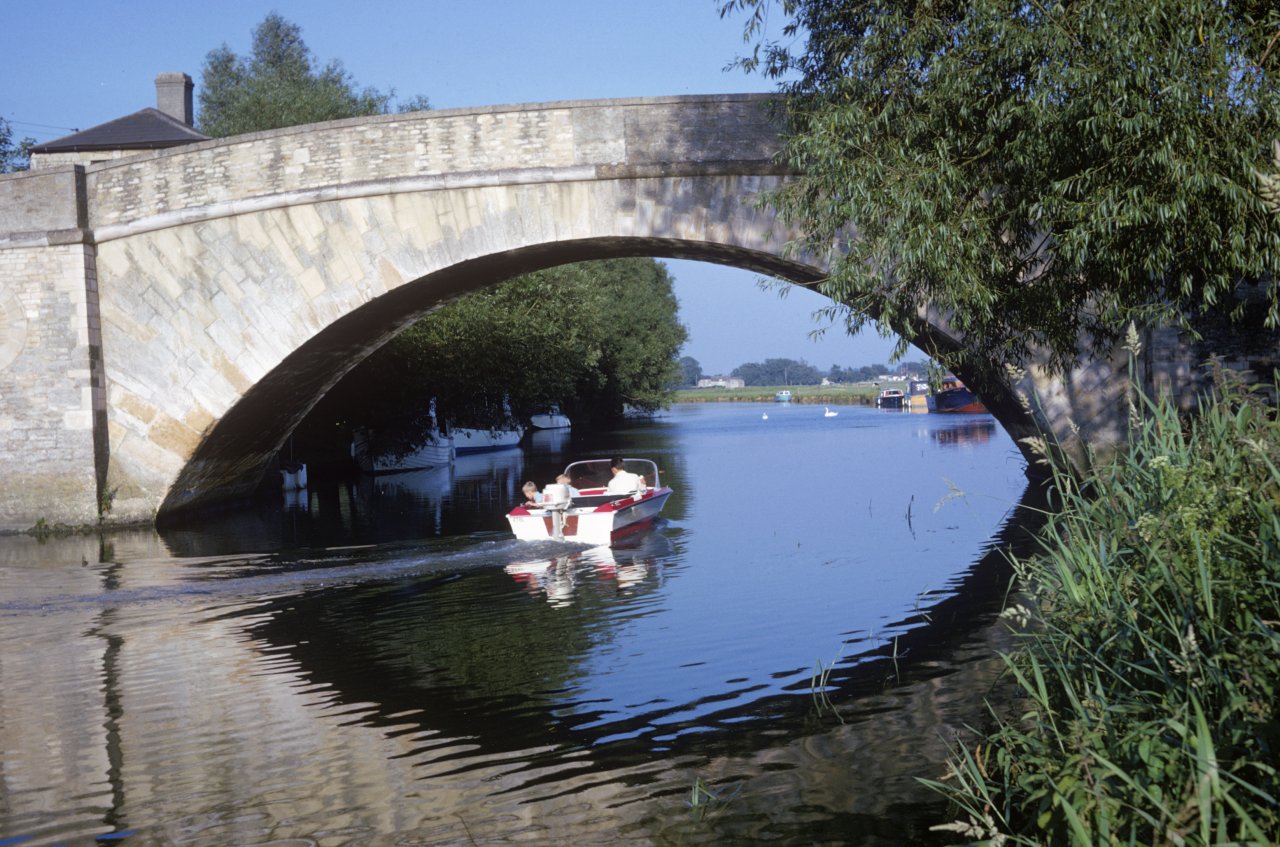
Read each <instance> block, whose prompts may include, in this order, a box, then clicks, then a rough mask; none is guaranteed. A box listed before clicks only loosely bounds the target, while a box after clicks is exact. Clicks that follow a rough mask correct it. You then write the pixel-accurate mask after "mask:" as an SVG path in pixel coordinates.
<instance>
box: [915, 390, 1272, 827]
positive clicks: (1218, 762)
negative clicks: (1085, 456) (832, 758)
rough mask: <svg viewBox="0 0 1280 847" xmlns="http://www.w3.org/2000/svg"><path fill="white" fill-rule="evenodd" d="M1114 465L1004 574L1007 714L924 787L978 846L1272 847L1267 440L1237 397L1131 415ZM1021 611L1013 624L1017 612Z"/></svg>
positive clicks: (1254, 414)
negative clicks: (1013, 592) (1014, 583)
mask: <svg viewBox="0 0 1280 847" xmlns="http://www.w3.org/2000/svg"><path fill="white" fill-rule="evenodd" d="M1133 425H1134V426H1135V427H1136V433H1135V437H1134V438H1133V439H1132V444H1131V446H1130V448H1129V451H1128V453H1127V455H1126V456H1124V457H1123V460H1122V461H1120V462H1119V463H1117V464H1115V465H1113V466H1110V467H1106V468H1102V469H1099V470H1097V471H1095V472H1094V473H1092V474H1091V475H1089V476H1088V477H1087V478H1086V479H1084V480H1080V481H1077V480H1072V479H1070V478H1068V477H1066V476H1064V475H1057V476H1056V477H1055V483H1056V485H1057V487H1058V488H1059V490H1060V492H1061V494H1062V496H1063V499H1064V508H1063V509H1062V511H1061V512H1060V513H1059V514H1056V515H1055V516H1053V517H1052V518H1051V519H1050V521H1049V524H1048V527H1047V529H1046V530H1045V534H1044V552H1043V553H1042V554H1041V555H1039V556H1038V557H1036V558H1035V559H1033V560H1031V561H1025V562H1020V563H1018V565H1017V569H1018V573H1019V576H1020V578H1021V585H1022V586H1023V587H1024V588H1025V589H1026V591H1027V597H1028V598H1029V599H1024V600H1023V601H1022V602H1021V603H1018V604H1013V605H1011V607H1010V609H1009V610H1007V611H1006V613H1005V615H1006V618H1007V619H1008V620H1010V622H1011V623H1014V624H1016V625H1019V626H1021V627H1025V628H1024V629H1023V631H1022V634H1021V635H1020V636H1019V639H1020V640H1019V648H1018V650H1017V651H1015V653H1014V654H1013V655H1012V656H1010V657H1008V659H1007V663H1008V668H1009V671H1010V679H1011V680H1012V681H1013V683H1014V685H1015V686H1016V688H1015V691H1016V697H1015V707H1014V708H1013V709H1010V710H1002V714H1001V715H1000V716H999V718H998V719H997V721H996V723H995V724H994V725H993V726H992V727H989V728H988V731H987V732H986V733H985V737H983V738H982V739H981V741H980V743H978V744H977V745H973V744H969V745H966V747H965V748H964V749H961V750H959V751H958V752H957V754H956V756H955V758H954V759H953V761H952V762H951V763H950V772H949V774H948V777H947V778H946V779H945V780H943V781H942V782H941V783H935V786H936V787H938V788H939V790H941V791H943V793H945V794H947V796H948V797H949V798H950V799H951V800H952V801H953V802H954V804H955V806H956V817H957V821H956V822H955V823H954V824H952V825H950V828H951V829H952V830H953V831H955V832H956V833H957V834H958V835H959V836H960V837H962V838H964V839H966V840H970V841H984V842H989V843H993V844H1001V843H1007V844H1032V843H1036V844H1039V843H1051V844H1106V843H1123V844H1223V843H1241V844H1272V843H1274V842H1275V839H1276V837H1277V833H1278V832H1280V811H1278V804H1277V800H1278V799H1280V777H1278V776H1277V769H1278V768H1280V719H1278V717H1280V716H1278V714H1277V705H1276V703H1277V697H1278V695H1280V692H1277V686H1278V685H1280V471H1278V470H1277V467H1280V424H1278V423H1277V419H1276V411H1275V409H1271V408H1267V407H1265V406H1263V405H1262V404H1261V403H1258V402H1256V401H1255V400H1253V399H1251V398H1250V397H1248V396H1247V395H1246V394H1245V392H1243V391H1242V390H1240V389H1226V390H1225V397H1224V399H1222V400H1219V401H1216V402H1211V403H1207V404H1205V405H1204V406H1202V408H1201V409H1200V411H1199V414H1198V415H1197V416H1195V417H1194V418H1191V419H1188V420H1181V419H1180V418H1179V415H1178V414H1177V412H1176V411H1175V410H1173V409H1171V408H1169V406H1167V405H1159V404H1155V405H1153V404H1144V405H1143V406H1142V408H1139V409H1136V410H1135V413H1134V415H1133ZM1028 606H1029V607H1031V608H1027V607H1028Z"/></svg>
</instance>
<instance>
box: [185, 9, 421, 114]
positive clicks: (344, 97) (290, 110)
mask: <svg viewBox="0 0 1280 847" xmlns="http://www.w3.org/2000/svg"><path fill="white" fill-rule="evenodd" d="M392 96H393V93H384V92H381V91H378V90H377V89H374V88H359V87H358V86H357V85H356V83H355V81H354V80H353V79H352V77H351V75H350V74H349V73H348V72H347V71H346V70H345V69H344V68H343V66H342V63H341V62H340V61H338V60H336V59H335V60H332V61H330V62H328V63H327V64H325V65H323V66H320V65H318V64H317V63H316V61H315V59H314V58H313V57H312V55H311V50H310V49H309V48H308V47H307V45H306V43H305V42H304V41H303V40H302V30H301V28H300V27H299V26H298V25H297V24H294V23H291V22H289V21H287V20H285V19H284V18H283V17H281V16H280V15H278V14H276V13H274V12H273V13H272V14H270V15H267V17H266V18H265V19H263V21H262V23H260V24H258V26H257V27H256V28H255V29H254V31H253V49H252V52H251V54H250V55H249V56H237V55H236V54H235V53H234V52H233V51H232V50H231V49H230V48H229V47H227V45H225V44H223V45H222V46H221V47H219V48H218V49H216V50H212V51H210V52H209V54H208V55H207V56H206V57H205V62H204V69H203V72H202V79H201V85H200V116H199V123H200V131H201V132H203V133H205V134H207V135H210V136H213V137H222V136H228V135H239V134H240V133H245V132H258V131H261V130H267V129H276V128H279V127H286V126H296V125H298V124H306V123H315V122H317V121H330V120H337V119H340V118H354V117H359V116H361V115H377V114H382V113H385V112H386V111H388V109H389V107H390V104H391V100H392ZM407 108H408V109H412V110H417V109H425V108H427V101H426V98H424V97H420V96H419V97H416V98H413V99H412V100H410V101H409V103H408V104H407Z"/></svg>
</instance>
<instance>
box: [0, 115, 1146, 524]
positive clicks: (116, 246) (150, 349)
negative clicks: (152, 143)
mask: <svg viewBox="0 0 1280 847" xmlns="http://www.w3.org/2000/svg"><path fill="white" fill-rule="evenodd" d="M768 100H769V98H768V97H766V96H760V95H731V96H714V97H677V98H649V99H641V100H621V101H593V102H586V103H581V102H571V103H552V104H542V105H533V106H513V107H494V108H488V109H479V110H469V111H462V110H456V111H447V112H427V113H416V114H412V115H385V116H379V117H374V118H368V119H357V120H349V121H337V122H332V123H327V124H319V125H313V126H305V127H294V128H289V129H285V130H276V131H272V132H267V133H257V134H253V135H247V136H240V137H236V138H230V139H223V140H218V141H210V142H204V143H200V144H196V145H191V146H189V147H185V148H178V149H177V150H175V151H168V152H159V153H156V154H152V155H144V156H139V157H135V158H133V159H127V160H120V161H117V162H111V163H104V164H100V165H91V166H89V167H88V168H85V169H83V170H81V169H79V168H76V169H74V171H75V173H73V174H72V176H73V178H74V179H76V180H78V182H76V189H75V192H74V195H75V196H74V201H75V203H76V204H77V207H76V211H75V212H72V213H69V214H71V216H72V217H74V219H75V220H76V222H77V224H78V226H77V227H74V228H69V229H67V228H64V229H63V230H58V231H57V232H62V233H67V232H70V233H71V235H69V236H68V235H51V234H50V233H51V232H54V229H53V228H52V227H49V228H48V230H47V231H46V232H45V233H44V236H43V243H42V239H41V238H40V237H39V235H38V234H35V235H33V234H31V233H27V234H25V235H23V234H19V235H18V236H17V237H15V236H12V235H11V236H10V237H9V242H10V244H11V245H16V247H15V249H24V245H25V249H28V250H32V251H36V252H39V251H40V250H42V249H50V248H52V247H55V246H57V245H56V244H55V243H54V242H58V241H62V242H73V243H75V244H78V245H79V247H78V249H82V250H83V252H84V253H85V255H86V260H85V266H86V272H85V273H86V279H87V282H86V290H87V291H89V293H90V297H89V300H90V301H91V302H89V303H88V304H87V305H86V311H87V312H88V313H90V314H89V319H88V324H89V326H88V336H89V343H88V347H89V348H90V351H91V354H92V350H93V349H94V348H95V347H96V349H97V351H98V353H97V355H98V358H99V359H100V364H99V366H98V368H97V371H96V372H95V373H94V374H93V375H92V378H93V379H95V380H97V381H98V382H99V383H100V385H95V386H94V391H93V392H92V394H93V397H94V408H93V417H94V421H95V426H94V438H95V447H94V455H95V463H96V469H97V487H98V492H97V493H96V495H95V496H96V497H97V498H98V499H99V500H100V501H101V502H103V503H104V504H106V503H109V506H110V513H109V517H110V519H112V520H121V521H128V520H147V519H154V518H155V517H156V516H157V515H163V514H166V513H169V512H175V511H180V510H182V509H186V508H190V507H195V506H199V505H202V504H208V503H212V502H214V501H217V500H221V499H231V498H235V497H238V496H241V495H243V494H246V493H248V492H249V491H251V490H252V489H253V488H254V487H256V486H257V485H258V483H259V482H260V481H261V478H262V475H263V472H264V471H265V469H266V468H267V467H268V466H269V463H270V461H271V459H272V458H273V457H274V456H275V455H276V453H277V452H278V450H279V449H280V447H281V445H282V444H283V442H284V440H285V439H286V438H287V436H288V434H289V432H290V431H291V430H292V429H293V427H294V426H295V425H296V424H297V423H298V422H299V421H300V420H301V419H302V417H303V416H305V414H306V412H307V411H308V410H309V409H310V408H311V406H312V405H313V404H314V403H315V401H316V400H317V399H318V398H319V397H320V396H322V395H323V394H324V392H325V391H327V390H328V388H330V387H332V386H333V385H334V384H336V382H337V381H338V380H339V379H340V378H341V376H343V375H344V374H345V373H346V372H347V370H349V369H350V368H351V367H352V366H354V364H355V363H357V362H358V361H360V360H361V359H362V358H363V357H364V356H365V355H367V354H368V353H369V352H371V351H372V350H374V349H376V348H377V347H378V346H380V345H381V344H382V343H384V342H385V341H386V340H387V339H389V338H390V337H392V336H393V335H394V334H395V333H397V332H398V331H399V330H400V329H402V328H404V327H405V326H407V325H408V324H409V323H410V322H412V321H413V320H416V319H417V318H418V317H420V316H422V315H424V314H426V313H428V312H429V311H430V310H431V309H433V308H435V307H437V306H438V305H440V304H442V303H444V302H447V301H448V300H450V299H452V298H454V297H457V296H459V295H461V294H463V293H466V292H468V291H472V290H476V289H479V288H482V287H486V286H488V285H492V284H495V283H497V282H499V281H501V280H502V279H506V278H509V277H511V276H514V275H516V274H519V273H524V272H527V271H533V270H538V269H541V268H545V267H549V266H552V265H557V264H564V263H567V262H575V261H582V260H586V259H597V258H611V257H620V256H636V255H644V256H655V257H667V258H684V259H696V260H703V261H710V262H717V263H720V264H726V265H732V266H736V267H739V268H745V269H750V270H754V271H759V272H761V273H764V274H768V275H770V276H775V277H779V278H782V279H786V280H789V281H792V282H795V283H798V284H802V285H810V284H812V283H814V282H815V281H816V280H818V279H820V278H821V277H822V275H823V272H824V267H823V264H822V261H821V259H820V257H814V256H806V255H790V254H787V253H786V251H785V249H784V248H785V245H786V243H787V239H788V234H787V233H786V231H785V229H784V228H783V227H781V226H780V225H779V222H778V221H777V220H776V219H775V218H774V216H773V214H772V213H771V212H770V211H769V210H768V209H766V208H764V207H762V206H761V205H760V204H759V203H758V202H757V201H758V199H759V198H760V195H761V193H762V192H765V191H767V190H769V189H770V188H773V187H775V186H777V185H779V184H780V183H781V182H782V181H783V180H786V179H788V178H789V174H788V173H787V172H786V171H785V169H784V168H781V167H780V166H778V165H777V164H776V163H775V162H774V161H773V157H774V153H775V151H776V150H777V148H778V131H777V127H776V126H775V125H774V124H773V123H772V121H771V119H770V116H769V112H768V109H767V105H768ZM64 170H69V169H64ZM49 176H50V177H55V176H57V174H50V175H49ZM3 189H4V183H0V193H2V192H3ZM0 223H2V222H0ZM24 238H25V241H24V240H23V239H24ZM77 239H78V241H77ZM3 245H4V241H3V240H0V247H3ZM915 329H916V330H917V332H919V334H920V335H919V339H918V340H919V342H920V346H921V347H922V349H924V350H925V351H926V352H934V351H938V350H949V349H955V348H956V347H958V346H961V345H962V344H963V341H962V339H958V338H955V337H954V336H953V335H952V334H950V333H949V332H948V331H947V329H946V326H945V322H944V321H942V320H940V319H938V318H937V317H936V316H931V315H930V313H929V312H928V310H927V308H926V306H925V305H924V304H922V308H921V311H920V319H919V323H918V325H917V326H916V327H915ZM90 358H93V356H92V355H91V356H90ZM1089 367H1090V368H1093V369H1095V370H1096V371H1097V373H1096V375H1095V376H1094V377H1090V379H1092V383H1093V384H1092V385H1091V386H1090V387H1089V392H1088V393H1089V396H1090V398H1091V402H1094V405H1093V406H1092V407H1091V408H1093V409H1094V412H1095V413H1094V414H1092V415H1090V414H1084V415H1082V414H1081V409H1082V408H1083V407H1082V406H1081V404H1080V403H1079V402H1077V399H1078V398H1076V397H1075V396H1074V395H1073V394H1072V391H1073V390H1074V389H1075V388H1078V387H1079V385H1078V383H1072V381H1071V378H1068V380H1067V381H1066V382H1065V383H1054V382H1052V381H1050V380H1047V379H1044V378H1041V377H1040V376H1039V375H1038V374H1036V373H1034V372H1033V373H1030V374H1028V375H1023V376H1021V377H1019V378H1018V379H1012V378H1011V379H996V380H991V379H990V377H989V376H988V378H987V382H986V383H984V384H983V385H982V388H983V390H984V396H985V397H986V398H987V399H988V401H989V402H990V403H991V405H992V406H993V411H994V412H995V413H996V415H997V417H998V418H999V419H1000V421H1001V423H1002V424H1003V425H1004V426H1005V427H1006V429H1008V430H1009V431H1010V432H1011V433H1012V434H1013V435H1014V437H1015V438H1022V437H1024V436H1028V435H1032V434H1036V433H1045V432H1048V433H1062V434H1067V436H1068V437H1069V438H1070V437H1075V435H1074V434H1073V433H1074V430H1073V431H1072V433H1068V429H1067V427H1066V426H1065V424H1064V423H1063V420H1064V419H1065V420H1067V421H1068V422H1070V419H1071V417H1072V416H1073V415H1074V425H1075V426H1077V427H1078V426H1079V425H1080V424H1083V425H1084V426H1085V427H1086V437H1089V432H1088V429H1087V428H1088V427H1090V426H1095V429H1094V432H1097V433H1104V432H1105V431H1106V430H1107V428H1108V427H1112V425H1113V420H1112V418H1113V417H1114V416H1111V415H1107V414H1097V413H1096V412H1097V409H1098V408H1100V406H1099V405H1098V404H1097V403H1096V402H1095V401H1096V400H1097V395H1098V392H1099V391H1101V392H1102V393H1103V394H1107V393H1110V394H1111V395H1114V394H1115V393H1116V391H1117V390H1122V389H1117V388H1116V384H1115V381H1114V380H1113V379H1112V375H1113V373H1114V370H1113V369H1112V368H1111V366H1110V364H1109V363H1108V362H1105V361H1103V362H1101V363H1100V364H1099V363H1097V362H1093V363H1090V364H1089ZM962 376H963V374H962ZM1032 394H1036V395H1037V397H1038V399H1037V403H1035V404H1031V405H1027V404H1025V403H1020V402H1019V397H1020V396H1021V397H1025V396H1029V395H1032ZM1046 398H1047V400H1048V402H1047V403H1046V402H1045V399H1046ZM1104 401H1105V398H1104ZM1094 422H1097V423H1096V424H1095V423H1094ZM1055 427H1056V429H1055ZM0 448H2V445H0ZM0 452H2V449H0Z"/></svg>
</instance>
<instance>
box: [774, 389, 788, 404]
mask: <svg viewBox="0 0 1280 847" xmlns="http://www.w3.org/2000/svg"><path fill="white" fill-rule="evenodd" d="M773 401H774V402H775V403H790V402H791V392H790V391H786V390H783V391H779V392H778V393H777V394H775V395H773Z"/></svg>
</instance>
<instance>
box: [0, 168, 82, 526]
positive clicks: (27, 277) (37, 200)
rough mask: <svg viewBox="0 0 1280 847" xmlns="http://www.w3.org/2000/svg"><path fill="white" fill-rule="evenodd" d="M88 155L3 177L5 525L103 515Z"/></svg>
mask: <svg viewBox="0 0 1280 847" xmlns="http://www.w3.org/2000/svg"><path fill="white" fill-rule="evenodd" d="M83 183H84V170H83V168H80V167H78V166H68V167H63V168H56V169H53V170H49V171H40V172H27V173H19V174H10V175H5V176H0V531H11V530H22V529H28V528H31V527H33V526H37V525H40V524H42V523H43V524H45V525H49V526H54V525H56V524H69V525H86V524H93V523H95V522H96V521H97V519H98V512H99V487H100V486H99V468H100V467H102V466H103V464H104V463H105V455H104V451H105V447H106V440H105V435H106V433H105V430H104V429H103V427H104V426H105V421H106V417H105V400H104V393H103V381H102V379H103V372H102V341H101V333H100V330H101V328H100V325H99V319H98V292H97V270H96V257H95V252H94V247H93V244H92V243H91V240H90V238H89V237H88V233H87V229H86V227H85V214H84V211H85V207H84V186H83Z"/></svg>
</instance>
